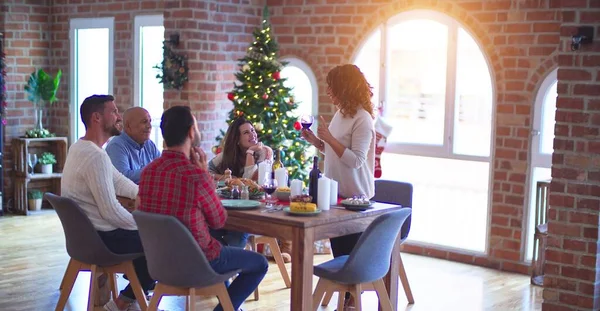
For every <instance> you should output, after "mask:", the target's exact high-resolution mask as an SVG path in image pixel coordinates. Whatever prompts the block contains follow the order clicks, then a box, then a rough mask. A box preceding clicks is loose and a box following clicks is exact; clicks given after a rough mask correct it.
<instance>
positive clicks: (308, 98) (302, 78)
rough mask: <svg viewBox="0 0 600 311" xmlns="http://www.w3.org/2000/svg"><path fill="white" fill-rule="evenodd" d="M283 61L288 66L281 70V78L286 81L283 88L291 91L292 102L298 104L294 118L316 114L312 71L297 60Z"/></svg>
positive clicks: (315, 89)
mask: <svg viewBox="0 0 600 311" xmlns="http://www.w3.org/2000/svg"><path fill="white" fill-rule="evenodd" d="M283 61H284V62H288V64H287V65H286V66H285V67H284V68H283V69H282V70H281V77H282V78H285V79H287V80H286V81H285V86H286V87H289V88H291V89H292V91H291V94H292V95H293V96H294V101H295V102H296V103H298V108H297V109H296V110H295V111H294V116H296V117H300V116H301V115H306V114H308V115H315V114H317V112H318V108H317V104H318V100H317V94H318V91H317V79H316V78H315V75H314V74H313V72H312V70H310V67H309V66H308V65H307V64H306V63H305V62H303V61H301V60H299V59H297V58H287V59H283ZM316 121H317V120H315V123H316Z"/></svg>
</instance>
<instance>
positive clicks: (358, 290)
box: [352, 284, 362, 311]
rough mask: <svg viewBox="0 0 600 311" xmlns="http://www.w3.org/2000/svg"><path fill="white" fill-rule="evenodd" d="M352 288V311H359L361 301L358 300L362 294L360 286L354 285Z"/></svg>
mask: <svg viewBox="0 0 600 311" xmlns="http://www.w3.org/2000/svg"><path fill="white" fill-rule="evenodd" d="M353 287H354V288H353V293H352V296H354V310H356V311H361V307H362V300H361V299H360V297H361V294H362V290H361V286H360V284H356V285H354V286H353Z"/></svg>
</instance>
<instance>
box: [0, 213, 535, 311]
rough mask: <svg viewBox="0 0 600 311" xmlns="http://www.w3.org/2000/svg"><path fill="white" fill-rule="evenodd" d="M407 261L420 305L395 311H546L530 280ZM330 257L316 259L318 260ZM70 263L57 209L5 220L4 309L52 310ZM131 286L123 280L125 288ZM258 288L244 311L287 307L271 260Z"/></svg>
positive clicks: (80, 302)
mask: <svg viewBox="0 0 600 311" xmlns="http://www.w3.org/2000/svg"><path fill="white" fill-rule="evenodd" d="M402 258H403V260H404V263H405V265H406V271H407V273H408V277H409V280H410V283H411V286H412V290H413V294H414V297H415V301H416V302H415V304H414V305H412V306H409V305H407V302H406V296H404V293H403V292H401V293H400V301H399V303H398V310H411V311H421V310H423V311H435V310H444V311H447V310H461V311H471V310H473V311H476V310H498V311H506V310H541V300H542V298H541V294H542V290H541V288H539V287H532V286H530V285H529V278H528V277H527V276H523V275H517V274H510V273H503V272H499V271H495V270H489V269H484V268H480V267H475V266H470V265H465V264H460V263H454V262H449V261H444V260H438V259H432V258H427V257H420V256H415V255H410V254H403V255H402ZM328 259H330V257H329V256H328V255H317V256H316V257H315V263H320V262H323V261H326V260H328ZM67 262H68V256H67V254H66V251H65V246H64V235H63V232H62V227H61V225H60V222H59V220H58V217H57V216H56V214H55V213H54V212H53V211H42V212H39V213H36V214H35V215H32V216H27V217H25V216H5V217H0V310H3V311H9V310H10V311H13V310H14V311H20V310H28V311H29V310H53V309H54V306H55V304H56V302H57V300H58V296H59V291H58V286H59V284H60V281H61V279H62V275H63V273H64V271H65V267H66V265H67ZM288 269H289V264H288ZM88 282H89V273H81V274H80V276H79V278H78V279H77V282H76V283H75V287H74V289H73V292H72V293H71V297H70V299H69V302H68V303H67V307H66V308H65V310H85V305H86V301H87V289H88V284H89V283H88ZM126 282H127V281H125V280H123V279H122V278H120V279H119V284H120V285H121V286H120V287H121V288H122V287H123V286H124V285H125V284H127V283H126ZM314 284H316V278H315V282H314ZM401 290H402V289H401ZM260 291H261V298H260V300H259V301H258V302H256V301H253V300H251V298H250V299H249V300H248V301H247V302H246V303H245V304H244V306H243V308H244V310H247V311H259V310H260V311H271V310H272V311H280V310H289V293H290V291H289V290H288V289H285V288H284V284H283V281H282V280H281V276H280V275H279V272H278V270H277V266H276V265H275V264H274V263H272V264H271V265H270V266H269V273H268V275H267V277H266V278H265V280H263V282H262V283H261V285H260ZM376 298H377V297H376V295H375V294H374V293H369V292H367V293H365V294H363V310H367V311H370V310H377V308H376ZM335 301H336V299H335V296H334V299H332V303H331V306H329V307H327V308H321V309H320V310H328V311H333V310H334V309H335V306H334V302H335ZM184 305H185V304H184V299H183V298H179V297H169V298H165V299H164V300H163V301H162V303H161V305H160V307H161V308H162V309H166V310H172V311H174V310H184V309H185V307H184ZM215 305H216V299H202V300H201V301H200V302H198V305H197V310H212V308H213V307H214V306H215Z"/></svg>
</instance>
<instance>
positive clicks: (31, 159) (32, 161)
mask: <svg viewBox="0 0 600 311" xmlns="http://www.w3.org/2000/svg"><path fill="white" fill-rule="evenodd" d="M37 162H38V158H37V154H35V153H30V154H28V155H27V165H29V167H30V168H31V174H33V173H34V170H33V168H34V167H35V165H36V164H37Z"/></svg>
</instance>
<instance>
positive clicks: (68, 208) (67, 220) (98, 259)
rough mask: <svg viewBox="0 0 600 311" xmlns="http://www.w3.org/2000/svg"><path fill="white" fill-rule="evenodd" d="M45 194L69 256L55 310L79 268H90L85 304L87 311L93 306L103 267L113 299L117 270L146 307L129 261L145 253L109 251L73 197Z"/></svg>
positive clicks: (138, 282)
mask: <svg viewBox="0 0 600 311" xmlns="http://www.w3.org/2000/svg"><path fill="white" fill-rule="evenodd" d="M44 197H45V198H46V200H48V201H49V202H50V204H51V205H52V207H53V208H54V210H55V211H56V214H57V215H58V218H59V219H60V222H61V224H62V226H63V230H64V232H65V239H66V246H67V253H68V254H69V256H70V257H71V260H70V261H69V265H68V266H67V271H66V272H65V275H64V277H63V280H62V282H61V285H60V298H59V299H58V303H57V304H56V310H63V309H64V307H65V304H66V302H67V299H68V298H69V295H70V294H71V290H72V289H73V284H74V283H75V280H76V279H77V275H78V274H79V272H80V271H90V272H91V277H90V291H89V297H88V307H87V309H88V310H89V311H92V310H94V298H95V296H96V292H97V289H98V285H97V284H96V283H97V279H98V275H99V273H100V272H102V271H103V272H105V273H106V274H107V275H108V276H109V278H108V281H109V282H110V289H111V291H112V295H113V299H116V298H117V295H118V293H119V292H118V289H117V282H116V273H124V274H127V276H128V278H129V282H130V283H131V286H132V288H133V292H134V293H135V297H136V298H137V301H138V303H139V305H140V307H141V308H142V310H146V308H147V306H148V304H147V301H146V296H145V295H144V291H143V290H142V286H141V285H140V281H139V280H138V278H137V274H136V273H135V269H134V267H133V263H132V260H134V259H136V258H139V257H141V256H144V254H143V253H132V254H115V253H113V252H111V251H110V250H109V249H108V248H107V247H106V245H105V244H104V242H102V239H100V235H98V232H97V231H96V229H94V226H93V225H92V222H91V221H90V220H89V218H88V217H87V216H86V215H85V213H84V212H83V211H82V210H81V208H80V207H79V205H78V204H77V203H76V202H75V201H73V200H71V199H69V198H64V197H60V196H57V195H55V194H52V193H46V194H45V195H44Z"/></svg>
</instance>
